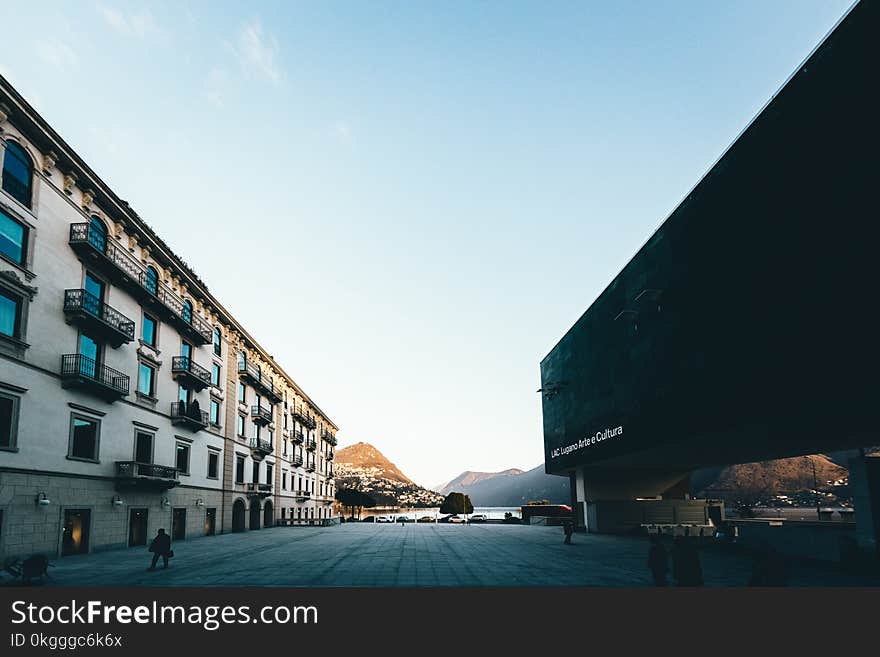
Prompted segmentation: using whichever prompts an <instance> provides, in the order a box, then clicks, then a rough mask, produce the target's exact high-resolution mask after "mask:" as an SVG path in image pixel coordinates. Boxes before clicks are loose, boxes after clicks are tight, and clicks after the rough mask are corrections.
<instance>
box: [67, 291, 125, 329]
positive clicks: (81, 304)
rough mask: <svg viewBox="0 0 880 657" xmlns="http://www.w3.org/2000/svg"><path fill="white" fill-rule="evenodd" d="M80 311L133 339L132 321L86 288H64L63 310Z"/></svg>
mask: <svg viewBox="0 0 880 657" xmlns="http://www.w3.org/2000/svg"><path fill="white" fill-rule="evenodd" d="M78 311H82V312H85V313H88V314H89V315H92V316H93V317H95V318H96V319H99V320H101V321H102V322H104V323H105V324H106V325H107V326H109V327H110V328H112V329H115V330H116V331H119V332H120V333H122V334H123V335H125V337H126V338H128V339H129V341H131V340H134V321H133V320H130V319H129V318H128V317H126V316H125V315H123V314H122V313H121V312H119V311H118V310H116V309H115V308H112V307H110V306H108V305H107V304H106V303H104V302H103V301H101V300H100V299H99V298H98V297H96V296H95V295H94V294H92V293H91V292H88V291H86V290H82V289H79V290H76V289H74V290H64V312H66V313H67V312H78Z"/></svg>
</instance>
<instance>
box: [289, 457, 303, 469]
mask: <svg viewBox="0 0 880 657" xmlns="http://www.w3.org/2000/svg"><path fill="white" fill-rule="evenodd" d="M291 463H293V465H294V467H296V468H299V467H300V466H302V464H303V457H302V456H294V457H293V459H292V460H291Z"/></svg>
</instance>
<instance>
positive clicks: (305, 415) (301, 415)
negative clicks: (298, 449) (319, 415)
mask: <svg viewBox="0 0 880 657" xmlns="http://www.w3.org/2000/svg"><path fill="white" fill-rule="evenodd" d="M293 418H294V419H295V420H297V421H298V422H299V423H300V424H301V425H303V426H304V427H307V428H308V429H314V428H315V427H316V426H318V422H317V421H316V420H315V417H314V416H313V415H310V414H309V412H308V411H306V409H305V408H303V407H302V406H297V407H296V408H295V409H293Z"/></svg>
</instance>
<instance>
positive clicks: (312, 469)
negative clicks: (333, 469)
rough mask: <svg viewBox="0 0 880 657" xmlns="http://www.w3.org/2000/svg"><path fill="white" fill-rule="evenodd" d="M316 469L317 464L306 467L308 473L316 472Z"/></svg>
mask: <svg viewBox="0 0 880 657" xmlns="http://www.w3.org/2000/svg"><path fill="white" fill-rule="evenodd" d="M315 469H316V468H315V464H314V463H309V464H308V465H307V466H306V471H307V472H314V471H315Z"/></svg>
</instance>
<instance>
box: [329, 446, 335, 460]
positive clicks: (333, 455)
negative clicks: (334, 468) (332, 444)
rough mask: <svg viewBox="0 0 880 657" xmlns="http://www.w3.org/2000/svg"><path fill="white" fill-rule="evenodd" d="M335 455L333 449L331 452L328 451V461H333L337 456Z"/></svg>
mask: <svg viewBox="0 0 880 657" xmlns="http://www.w3.org/2000/svg"><path fill="white" fill-rule="evenodd" d="M335 456H336V455H335V454H334V453H333V450H332V449H331V450H330V451H329V452H327V460H328V461H332V460H333V459H334V458H335Z"/></svg>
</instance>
